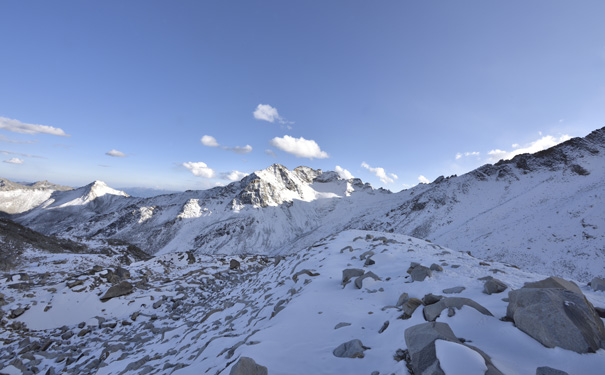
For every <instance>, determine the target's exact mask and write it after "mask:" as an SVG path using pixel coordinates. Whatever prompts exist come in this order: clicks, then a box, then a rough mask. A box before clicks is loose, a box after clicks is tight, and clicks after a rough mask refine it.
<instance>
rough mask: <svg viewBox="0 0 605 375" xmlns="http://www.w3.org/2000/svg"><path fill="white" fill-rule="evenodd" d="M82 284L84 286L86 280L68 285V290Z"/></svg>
mask: <svg viewBox="0 0 605 375" xmlns="http://www.w3.org/2000/svg"><path fill="white" fill-rule="evenodd" d="M82 284H84V280H76V281H73V282H71V283H67V287H68V288H73V287H75V286H78V285H82Z"/></svg>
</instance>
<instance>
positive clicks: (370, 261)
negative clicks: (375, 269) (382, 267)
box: [363, 258, 376, 267]
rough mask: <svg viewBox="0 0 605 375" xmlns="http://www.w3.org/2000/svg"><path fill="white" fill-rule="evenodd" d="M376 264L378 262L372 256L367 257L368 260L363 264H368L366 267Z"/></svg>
mask: <svg viewBox="0 0 605 375" xmlns="http://www.w3.org/2000/svg"><path fill="white" fill-rule="evenodd" d="M374 264H376V262H375V261H374V259H372V258H366V261H365V262H364V263H363V265H364V266H366V267H367V266H371V265H374Z"/></svg>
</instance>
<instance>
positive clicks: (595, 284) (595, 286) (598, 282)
mask: <svg viewBox="0 0 605 375" xmlns="http://www.w3.org/2000/svg"><path fill="white" fill-rule="evenodd" d="M590 286H591V287H592V290H594V291H595V292H597V291H604V292H605V279H601V278H600V277H595V278H594V279H592V281H591V282H590Z"/></svg>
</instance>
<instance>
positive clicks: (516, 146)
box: [511, 143, 521, 148]
mask: <svg viewBox="0 0 605 375" xmlns="http://www.w3.org/2000/svg"><path fill="white" fill-rule="evenodd" d="M511 147H512V148H519V147H521V145H519V144H518V143H513V145H512V146H511Z"/></svg>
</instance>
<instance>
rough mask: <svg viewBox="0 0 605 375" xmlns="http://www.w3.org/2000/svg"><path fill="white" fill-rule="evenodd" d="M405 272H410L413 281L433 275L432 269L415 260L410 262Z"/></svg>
mask: <svg viewBox="0 0 605 375" xmlns="http://www.w3.org/2000/svg"><path fill="white" fill-rule="evenodd" d="M407 272H408V273H409V274H410V276H411V277H412V280H413V281H424V279H426V278H427V277H431V276H433V271H431V270H430V269H429V268H427V267H425V266H422V265H420V264H418V263H416V262H412V264H411V265H410V268H408V271H407Z"/></svg>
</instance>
